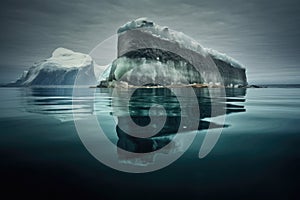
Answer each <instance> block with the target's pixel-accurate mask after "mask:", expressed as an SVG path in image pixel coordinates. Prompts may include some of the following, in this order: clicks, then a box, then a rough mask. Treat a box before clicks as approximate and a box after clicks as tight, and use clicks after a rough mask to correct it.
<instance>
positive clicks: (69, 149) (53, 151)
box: [0, 86, 300, 199]
mask: <svg viewBox="0 0 300 200" xmlns="http://www.w3.org/2000/svg"><path fill="white" fill-rule="evenodd" d="M178 90H184V88H182V89H178ZM195 91H196V94H197V97H198V103H199V109H200V117H199V118H198V119H189V121H192V122H195V121H197V123H199V124H198V131H197V136H196V139H195V141H194V142H193V143H192V145H191V146H190V148H189V149H188V150H187V151H186V152H185V153H184V154H183V155H182V156H181V157H180V158H179V159H178V160H176V161H175V162H174V163H172V164H171V165H169V166H167V167H165V168H163V169H161V170H158V171H154V172H150V173H145V174H131V173H125V172H120V171H116V170H114V169H111V168H109V167H107V166H105V165H103V164H102V163H101V162H99V161H97V160H96V159H95V158H94V157H93V156H92V155H91V154H90V153H89V152H88V151H87V149H86V148H85V147H84V145H83V144H82V142H81V140H80V139H79V136H78V134H77V132H76V129H75V125H74V121H73V112H75V113H77V114H78V116H81V117H82V118H79V119H78V120H84V119H85V117H86V116H89V115H95V116H97V119H98V120H99V121H100V124H101V126H102V127H103V129H104V130H105V131H106V134H107V137H108V138H109V139H110V140H111V141H112V142H113V143H114V144H116V145H117V146H118V147H120V148H123V149H126V150H128V151H132V152H151V151H153V150H156V149H160V148H162V147H163V146H165V145H166V144H168V143H169V142H170V141H171V139H172V136H173V135H174V134H176V131H177V129H178V123H180V117H181V116H182V114H180V111H181V109H180V108H179V107H178V101H177V100H178V99H177V98H176V96H175V95H174V94H172V93H171V92H170V91H169V90H167V89H141V90H138V92H136V93H135V95H134V97H133V98H131V100H130V104H129V107H130V109H129V110H130V114H131V117H132V118H133V120H134V121H135V122H136V123H137V124H139V125H141V126H145V125H147V124H148V123H149V122H150V121H149V117H148V116H149V107H150V106H151V105H153V104H155V103H160V104H161V105H163V106H164V107H165V109H166V112H167V115H168V118H167V123H166V124H165V126H164V128H163V129H162V131H161V132H159V133H158V134H159V135H160V136H168V137H169V139H165V138H166V137H164V139H160V137H156V138H148V139H136V138H132V137H128V136H127V135H126V133H124V132H123V131H121V130H120V129H118V126H119V124H121V123H124V124H126V122H127V120H128V116H127V115H126V112H124V107H126V106H128V105H127V104H126V103H122V101H123V100H124V99H122V98H119V99H114V98H112V96H111V92H112V91H111V90H109V89H87V88H82V93H81V94H82V96H77V97H76V98H75V99H72V94H73V93H72V92H73V90H72V88H0V92H1V100H0V108H1V114H0V130H1V135H0V136H1V139H0V154H1V163H0V164H1V165H0V166H1V181H2V183H3V184H1V185H2V186H1V191H2V193H3V194H4V193H7V194H9V195H11V196H14V195H18V194H20V193H22V194H23V195H24V196H32V197H82V198H87V197H96V198H98V199H109V198H113V199H115V198H124V199H127V198H132V199H134V198H137V199H154V198H155V199H161V198H170V197H174V198H175V197H176V198H192V199H200V198H203V199H232V198H237V199H254V198H255V199H269V198H273V199H277V198H278V199H293V198H294V199H297V196H298V197H299V195H298V192H297V189H298V185H299V180H300V179H299V174H300V173H299V171H298V169H299V168H300V145H299V144H300V134H299V130H300V88H297V87H293V88H287V87H276V86H274V87H272V88H271V87H270V88H253V89H252V88H249V89H227V90H226V94H227V95H226V96H224V97H222V98H219V99H212V98H210V96H209V93H208V91H207V89H195ZM123 93H126V91H123ZM183 93H184V92H183ZM91 94H92V95H91ZM94 95H95V96H94ZM94 97H95V98H94ZM121 97H122V96H121ZM113 100H116V102H117V103H118V104H115V105H116V106H115V107H113V106H112V102H113ZM186 101H187V102H188V103H187V104H186V105H191V104H189V99H186ZM72 103H73V104H74V105H73V106H72ZM212 105H213V106H216V107H218V109H220V110H223V111H224V114H226V116H225V124H224V125H220V124H215V128H223V130H222V134H221V136H220V138H219V140H218V142H217V144H216V145H215V147H214V148H213V150H212V151H211V152H210V153H209V154H208V155H207V156H206V157H205V158H203V159H199V158H198V153H199V149H200V146H201V143H202V142H203V138H204V136H205V134H206V133H207V129H208V127H209V125H210V124H209V122H210V121H213V119H211V118H210V115H211V113H210V110H211V106H212ZM194 106H195V105H194ZM188 107H189V106H188ZM189 109H193V107H190V108H189ZM157 115H159V114H157ZM113 117H116V118H118V123H119V124H118V123H115V121H113V120H111V119H113ZM186 117H190V115H186ZM188 131H192V130H187V132H188ZM180 134H188V133H186V132H182V133H180ZM154 143H155V144H156V145H153V144H154ZM99 145H101V144H99ZM105 150H106V149H103V151H105ZM126 159H127V160H130V158H127V157H122V155H120V161H124V160H126ZM152 159H154V158H151V159H149V160H144V161H143V163H146V164H147V163H149V164H151V162H152ZM129 164H132V165H134V164H136V163H135V161H131V162H129Z"/></svg>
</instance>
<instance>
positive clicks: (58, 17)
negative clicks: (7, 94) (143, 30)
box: [0, 0, 300, 83]
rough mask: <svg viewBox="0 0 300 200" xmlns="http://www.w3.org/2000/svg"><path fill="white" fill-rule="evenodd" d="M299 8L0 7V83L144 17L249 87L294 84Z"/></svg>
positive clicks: (218, 2)
mask: <svg viewBox="0 0 300 200" xmlns="http://www.w3.org/2000/svg"><path fill="white" fill-rule="evenodd" d="M299 4H300V3H298V1H296V0H293V1H291V0H290V1H289V0H277V1H275V0H273V1H271V0H249V1H240V0H228V1H222V0H215V1H199V0H187V1H177V0H175V1H170V0H166V1H160V0H152V1H147V0H140V1H134V0H131V1H130V0H123V1H121V0H120V1H118V0H109V1H108V0H107V1H98V0H93V1H79V0H64V1H61V0H51V1H50V0H45V1H39V0H28V1H21V0H20V1H16V0H10V1H2V2H1V8H0V24H1V27H2V28H1V29H2V31H1V32H0V42H1V46H0V51H1V54H0V59H1V64H0V65H1V67H0V72H1V76H0V77H1V81H0V82H3V81H8V80H11V79H14V78H16V76H18V73H20V72H21V71H22V70H24V69H26V68H27V67H29V66H30V65H31V64H32V63H34V62H35V61H38V60H41V59H44V58H46V57H48V56H49V55H50V54H51V52H52V51H53V49H55V48H57V47H59V46H63V47H67V48H70V49H73V50H75V51H80V52H85V53H88V52H89V51H90V50H91V49H92V48H93V47H94V46H95V45H97V44H98V43H99V42H101V41H102V40H104V39H106V38H108V37H109V36H110V35H112V34H114V33H115V32H116V29H117V28H118V27H119V26H120V25H122V24H123V23H125V22H127V21H129V20H132V19H135V18H138V17H141V16H146V17H148V18H150V19H152V20H154V21H155V22H156V23H158V24H161V25H167V26H169V27H170V28H172V29H175V30H178V31H182V32H184V33H186V34H187V35H190V36H191V37H193V38H195V39H196V40H198V41H199V42H201V44H203V46H204V47H210V48H214V49H216V50H219V51H222V52H224V53H226V54H228V55H230V56H232V57H234V58H236V59H238V60H239V61H240V62H241V63H243V64H244V65H245V67H246V68H247V73H248V77H249V81H250V82H256V83H267V82H281V83H299V81H298V80H299V76H300V70H299V67H300V66H299V62H300V56H299V54H300V47H299V45H298V44H299V43H300V39H299V35H300V28H299V27H300V24H299V23H300V14H299V13H300V5H299Z"/></svg>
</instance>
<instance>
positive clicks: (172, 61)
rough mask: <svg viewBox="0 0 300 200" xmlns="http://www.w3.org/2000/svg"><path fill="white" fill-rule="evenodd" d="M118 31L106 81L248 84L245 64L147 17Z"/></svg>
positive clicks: (232, 85) (170, 83) (167, 83)
mask: <svg viewBox="0 0 300 200" xmlns="http://www.w3.org/2000/svg"><path fill="white" fill-rule="evenodd" d="M118 35H119V37H118V59H116V60H115V61H114V62H113V63H112V66H111V70H110V73H109V76H108V77H107V78H106V79H107V80H108V82H113V81H124V82H127V83H128V84H133V85H139V84H143V83H145V82H152V83H153V84H156V83H158V84H159V83H163V84H164V85H172V84H186V83H200V84H201V83H204V84H210V83H212V84H220V83H221V84H223V85H225V86H228V87H236V86H241V85H247V79H246V74H245V68H244V67H243V66H242V65H241V64H240V63H239V62H237V61H236V60H234V59H233V58H231V57H229V56H227V55H225V54H222V53H219V52H217V51H215V50H212V49H207V48H203V47H202V46H201V45H200V44H199V43H198V42H197V41H195V40H194V39H192V38H190V37H189V36H186V35H185V34H183V33H181V32H177V31H174V30H171V29H169V28H168V27H162V26H159V25H156V24H155V23H154V22H152V21H149V20H147V19H146V18H140V19H137V20H134V21H131V22H128V23H126V24H125V25H123V26H121V27H120V28H119V29H118ZM211 63H214V64H213V65H214V66H215V67H214V68H217V69H216V70H213V67H212V64H211ZM216 71H217V72H218V73H216ZM216 74H220V75H219V76H217V75H216ZM220 76H221V78H220ZM220 79H221V80H220Z"/></svg>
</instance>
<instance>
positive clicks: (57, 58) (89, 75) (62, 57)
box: [8, 47, 103, 86]
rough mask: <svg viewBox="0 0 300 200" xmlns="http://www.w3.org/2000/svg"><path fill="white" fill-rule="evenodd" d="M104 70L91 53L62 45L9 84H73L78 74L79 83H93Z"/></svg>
mask: <svg viewBox="0 0 300 200" xmlns="http://www.w3.org/2000/svg"><path fill="white" fill-rule="evenodd" d="M99 68H100V72H99ZM97 70H98V71H97ZM79 71H80V72H81V73H78V72H79ZM102 71H103V69H101V66H98V65H97V64H95V62H94V61H93V59H92V58H91V57H90V56H89V55H87V54H83V53H78V52H74V51H72V50H69V49H66V48H62V47H60V48H57V49H55V50H54V51H53V53H52V56H51V57H50V58H48V59H45V60H42V61H40V62H38V63H35V64H34V65H33V66H32V67H30V68H29V70H25V71H24V72H23V74H22V75H21V76H20V78H19V79H18V80H17V81H16V82H14V83H10V84H8V86H37V85H41V86H45V85H73V84H74V81H75V79H76V77H77V74H78V77H77V80H78V82H79V83H82V85H91V84H95V83H96V82H97V78H96V77H98V76H99V74H100V73H102Z"/></svg>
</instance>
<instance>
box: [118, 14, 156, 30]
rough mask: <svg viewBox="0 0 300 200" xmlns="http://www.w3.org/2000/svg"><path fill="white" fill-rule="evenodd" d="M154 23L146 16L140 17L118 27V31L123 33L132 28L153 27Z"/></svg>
mask: <svg viewBox="0 0 300 200" xmlns="http://www.w3.org/2000/svg"><path fill="white" fill-rule="evenodd" d="M153 26H154V23H153V22H152V21H150V20H148V19H147V18H146V17H142V18H138V19H136V20H133V21H130V22H127V23H126V24H124V25H123V26H121V27H120V28H119V29H118V33H122V32H124V31H127V30H132V29H136V28H141V27H153Z"/></svg>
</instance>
